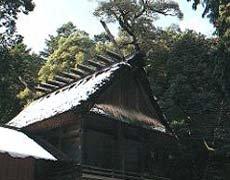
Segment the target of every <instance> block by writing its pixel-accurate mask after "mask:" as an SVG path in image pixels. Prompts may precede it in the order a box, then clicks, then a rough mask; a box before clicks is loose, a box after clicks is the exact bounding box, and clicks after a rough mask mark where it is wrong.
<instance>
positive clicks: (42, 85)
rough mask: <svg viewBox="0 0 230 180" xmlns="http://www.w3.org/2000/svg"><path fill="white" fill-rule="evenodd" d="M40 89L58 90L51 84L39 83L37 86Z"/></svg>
mask: <svg viewBox="0 0 230 180" xmlns="http://www.w3.org/2000/svg"><path fill="white" fill-rule="evenodd" d="M39 86H40V87H43V88H47V89H52V90H53V89H57V88H59V86H55V85H52V84H49V83H43V82H42V83H41V84H39Z"/></svg>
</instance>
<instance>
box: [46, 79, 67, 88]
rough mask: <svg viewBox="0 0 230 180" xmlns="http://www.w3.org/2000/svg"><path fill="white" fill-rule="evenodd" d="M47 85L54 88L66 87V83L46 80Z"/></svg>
mask: <svg viewBox="0 0 230 180" xmlns="http://www.w3.org/2000/svg"><path fill="white" fill-rule="evenodd" d="M47 83H49V84H52V85H54V86H58V87H62V86H65V85H66V83H63V82H60V81H55V80H48V81H47Z"/></svg>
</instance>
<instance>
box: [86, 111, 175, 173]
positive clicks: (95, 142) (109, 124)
mask: <svg viewBox="0 0 230 180" xmlns="http://www.w3.org/2000/svg"><path fill="white" fill-rule="evenodd" d="M83 129H84V130H83V132H84V134H83V137H82V138H83V141H82V143H83V144H82V151H83V152H82V153H83V156H82V158H83V159H82V163H83V164H84V165H89V166H95V167H100V168H105V169H113V170H115V171H116V170H117V171H121V172H135V173H141V174H149V175H151V174H154V175H156V174H158V175H165V174H168V173H170V171H171V170H170V168H171V166H173V161H174V158H175V156H176V154H175V151H176V141H175V139H174V138H173V137H171V136H168V135H166V134H164V133H162V132H156V131H153V130H149V129H144V128H142V127H138V126H132V125H130V124H127V123H124V122H121V121H118V120H115V119H110V118H108V117H103V116H101V115H97V114H93V113H91V114H90V115H88V116H87V117H85V119H84V127H83Z"/></svg>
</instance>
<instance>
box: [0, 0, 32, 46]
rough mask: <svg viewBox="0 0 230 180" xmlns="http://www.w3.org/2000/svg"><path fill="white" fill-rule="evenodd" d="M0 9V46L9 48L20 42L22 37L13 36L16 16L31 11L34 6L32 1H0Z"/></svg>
mask: <svg viewBox="0 0 230 180" xmlns="http://www.w3.org/2000/svg"><path fill="white" fill-rule="evenodd" d="M0 9H1V10H0V30H1V34H0V45H1V46H11V45H13V44H14V42H20V41H21V40H22V36H20V35H18V34H17V35H15V32H16V20H17V17H18V14H19V13H24V14H28V13H29V12H30V11H33V9H34V4H33V2H32V0H14V1H12V0H1V1H0ZM13 35H15V36H14V37H13Z"/></svg>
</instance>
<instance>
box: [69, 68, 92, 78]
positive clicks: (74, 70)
mask: <svg viewBox="0 0 230 180" xmlns="http://www.w3.org/2000/svg"><path fill="white" fill-rule="evenodd" d="M70 71H71V72H72V73H74V74H76V75H78V76H80V77H84V76H86V75H88V74H89V73H87V72H85V71H83V70H81V69H74V68H71V69H70Z"/></svg>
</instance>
